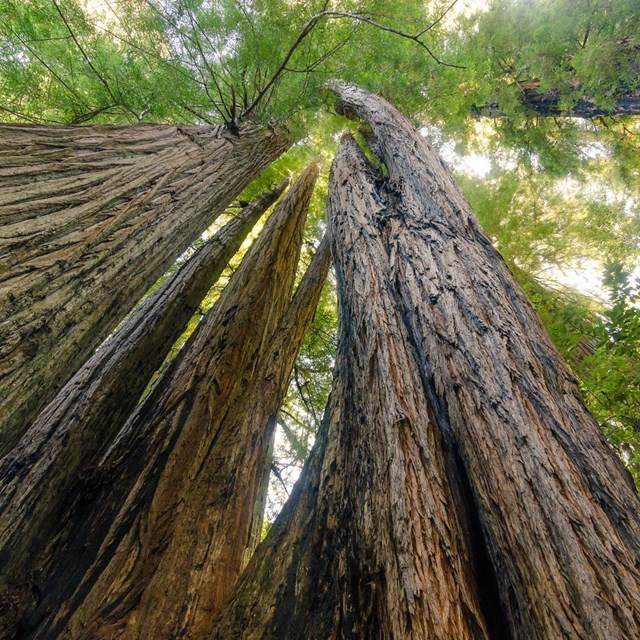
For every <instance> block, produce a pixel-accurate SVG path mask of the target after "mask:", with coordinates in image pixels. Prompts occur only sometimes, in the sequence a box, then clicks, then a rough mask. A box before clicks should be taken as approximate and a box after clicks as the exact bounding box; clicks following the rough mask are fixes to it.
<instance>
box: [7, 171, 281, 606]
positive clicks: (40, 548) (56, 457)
mask: <svg viewBox="0 0 640 640" xmlns="http://www.w3.org/2000/svg"><path fill="white" fill-rule="evenodd" d="M287 184H288V180H285V181H283V182H282V183H281V184H280V185H278V187H276V188H275V189H273V190H272V191H268V192H266V193H264V194H262V195H261V196H260V197H258V198H257V199H256V200H255V201H254V202H253V203H252V204H250V205H248V206H246V207H245V208H243V209H242V210H241V211H240V212H239V213H238V214H237V215H236V216H235V217H234V218H233V219H232V220H231V221H230V222H229V223H227V224H226V225H225V226H224V227H223V228H222V229H221V230H220V231H219V232H218V233H217V234H216V235H214V236H213V237H212V238H211V239H210V240H208V241H207V242H206V243H205V244H204V245H203V246H202V247H201V248H200V249H199V250H198V251H197V252H196V253H195V254H194V256H193V257H192V258H191V259H189V260H188V261H187V262H186V263H185V264H184V265H183V267H182V268H181V269H180V270H179V271H177V272H176V273H175V274H174V275H172V276H170V277H169V278H168V279H167V280H166V281H165V282H164V283H163V284H162V285H160V286H159V287H158V288H157V289H156V290H155V291H154V292H153V293H152V294H151V295H150V296H148V297H147V298H146V299H145V300H144V301H143V302H142V304H140V305H139V306H138V307H137V308H136V309H135V311H134V312H133V313H132V314H131V315H130V316H129V318H127V320H126V321H125V322H124V323H123V325H122V326H121V327H120V328H119V329H118V330H117V331H116V332H115V334H114V335H113V336H111V337H110V338H109V339H108V340H107V341H106V342H105V343H104V344H103V345H101V347H100V348H99V349H98V350H97V351H96V353H94V355H93V356H92V357H91V358H90V359H89V360H88V361H87V362H86V363H85V364H84V365H83V366H82V368H81V369H80V370H79V371H78V373H76V374H75V375H74V376H73V378H71V380H70V381H69V382H68V383H67V384H66V385H65V386H64V387H63V388H62V389H61V390H60V392H59V393H58V395H57V396H56V398H55V399H54V400H53V401H52V402H51V403H50V404H49V406H48V407H47V408H46V409H45V410H44V411H43V412H42V413H41V414H40V415H39V416H38V418H37V419H36V420H35V421H34V423H33V424H32V426H31V427H30V428H29V429H28V430H27V432H26V433H25V434H24V436H23V437H22V438H21V440H20V442H19V443H18V444H17V445H16V447H14V449H13V450H12V451H10V452H9V453H8V454H7V455H6V456H5V457H4V458H3V459H2V460H1V461H0V583H1V584H2V585H3V587H4V589H5V592H4V596H5V598H11V597H15V596H17V595H18V594H17V593H16V590H17V591H20V588H19V585H20V583H21V579H20V576H32V577H33V581H34V586H35V584H36V583H37V581H38V576H42V575H45V574H46V573H47V571H48V567H51V566H53V565H54V564H55V560H56V558H57V557H58V556H59V554H60V551H61V549H63V548H64V541H65V537H66V533H67V532H68V531H69V529H71V528H72V527H73V524H74V522H75V521H76V519H77V518H78V517H79V515H80V513H81V511H82V509H83V507H84V506H85V505H86V503H87V501H90V499H91V492H92V488H93V489H94V493H96V490H95V484H93V483H92V479H93V474H94V470H95V468H96V466H98V464H99V461H100V459H101V458H102V457H103V456H104V455H105V453H106V450H107V449H108V447H109V446H110V445H111V444H112V442H113V439H114V437H115V436H116V435H117V433H118V431H119V430H120V428H121V427H122V426H123V425H124V423H125V421H126V420H127V418H128V417H129V415H130V413H131V412H132V411H133V409H134V407H135V405H136V403H137V402H138V400H139V398H140V396H141V395H142V392H143V391H144V389H145V388H146V387H147V385H148V384H149V381H150V380H151V378H152V376H153V374H154V373H155V372H156V370H157V369H158V368H159V367H160V365H161V364H162V362H163V360H164V359H165V357H166V356H167V354H168V353H169V351H170V349H171V347H172V346H173V344H174V342H175V341H176V339H177V338H178V337H179V336H180V334H181V333H182V332H183V331H184V329H185V327H186V325H187V323H188V321H189V320H190V319H191V317H192V315H193V314H194V313H195V312H196V310H197V308H198V306H199V305H200V303H201V301H202V299H203V298H204V296H205V295H206V294H207V292H208V291H209V289H210V288H211V286H212V285H213V284H214V282H215V281H216V280H217V279H218V277H219V276H220V274H221V272H222V270H223V269H224V267H225V266H226V264H227V262H228V261H229V259H230V258H231V257H232V256H233V255H234V254H235V253H236V251H237V250H238V248H239V247H240V245H241V244H242V242H243V240H244V239H245V237H246V236H247V234H248V232H249V231H250V230H251V228H252V227H253V225H254V224H255V222H256V221H257V220H258V218H260V216H261V215H262V214H263V213H264V212H265V211H266V210H267V209H268V208H269V206H270V205H271V204H273V203H274V202H275V200H276V199H277V198H278V197H279V196H280V194H281V193H282V192H283V191H284V189H285V187H286V185H287ZM79 512H80V513H79ZM12 594H13V596H12ZM16 608H17V603H16Z"/></svg>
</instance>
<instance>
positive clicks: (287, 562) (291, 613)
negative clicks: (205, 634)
mask: <svg viewBox="0 0 640 640" xmlns="http://www.w3.org/2000/svg"><path fill="white" fill-rule="evenodd" d="M375 181H376V177H375V176H374V175H373V174H372V173H371V172H370V171H369V170H368V168H367V165H366V160H365V159H364V156H363V155H362V153H361V152H360V151H359V149H358V148H357V145H356V143H355V142H354V141H353V140H351V139H346V140H343V144H342V146H341V149H340V151H339V153H338V155H337V157H336V159H335V161H334V165H333V168H332V172H331V177H330V182H329V200H328V204H327V214H328V218H329V231H330V233H331V236H332V240H333V252H334V257H335V265H336V279H337V283H338V289H339V297H340V338H339V346H338V359H337V362H336V378H335V380H334V385H333V389H332V393H331V399H330V402H329V406H328V409H327V412H326V415H325V419H324V421H323V425H322V428H321V434H320V436H319V439H318V444H316V446H315V447H314V452H313V453H312V457H311V460H310V462H309V463H308V464H307V468H306V469H305V471H304V475H303V477H304V478H305V480H304V481H303V482H302V485H301V486H297V487H296V489H295V493H294V497H293V498H291V500H290V502H291V503H293V504H288V505H287V506H286V507H285V515H282V516H280V518H279V519H278V520H277V521H276V524H275V525H274V526H273V528H272V532H271V533H270V534H269V536H268V537H267V540H266V542H265V543H263V546H262V547H260V549H259V551H258V554H257V557H256V558H255V559H254V560H252V562H251V563H250V565H249V567H248V569H247V574H246V575H247V577H245V578H243V580H242V581H241V583H240V585H239V587H238V589H237V591H236V593H235V594H234V596H233V598H232V600H231V602H230V604H229V605H227V606H226V607H225V614H224V615H223V617H222V622H221V623H220V626H219V627H218V628H217V629H216V633H217V635H216V634H215V633H214V636H213V637H220V638H313V639H316V638H317V639H320V638H323V639H324V638H378V637H380V638H407V639H410V638H415V639H418V638H420V639H424V638H440V639H442V640H445V639H450V638H460V639H464V638H468V639H471V638H474V639H475V638H478V639H482V638H488V637H489V636H488V631H487V628H486V623H485V621H484V617H483V614H482V612H481V605H480V598H479V595H478V593H477V589H476V585H475V580H474V571H475V569H474V561H473V559H472V556H473V555H474V554H473V551H472V541H471V540H470V538H469V536H467V535H466V533H465V531H466V526H463V525H466V523H467V519H466V514H464V513H463V511H462V510H461V509H459V508H456V505H458V506H460V505H462V504H463V503H462V498H461V496H460V491H461V487H459V486H458V485H457V484H456V482H455V480H454V481H453V482H452V481H450V479H449V478H448V477H447V469H446V466H447V458H448V456H449V455H450V452H447V451H446V450H445V448H444V445H443V439H442V436H441V434H440V433H439V431H438V429H437V426H436V424H435V421H434V419H433V416H432V415H430V408H429V405H428V402H427V400H426V398H425V395H424V392H423V388H422V382H421V378H420V371H419V368H418V366H417V364H416V362H415V360H414V359H413V357H412V354H411V347H410V344H409V342H408V335H407V332H406V329H405V328H404V327H403V326H402V319H401V317H400V315H399V313H398V311H397V309H396V308H395V305H394V302H393V299H392V297H391V295H390V292H389V290H388V289H387V287H386V283H385V282H384V279H383V278H381V277H380V274H381V273H384V272H385V271H386V269H387V266H388V258H387V254H386V246H385V239H384V237H383V235H382V234H381V233H380V229H379V227H378V215H379V213H380V209H381V206H380V203H379V201H378V200H377V197H376V192H375Z"/></svg>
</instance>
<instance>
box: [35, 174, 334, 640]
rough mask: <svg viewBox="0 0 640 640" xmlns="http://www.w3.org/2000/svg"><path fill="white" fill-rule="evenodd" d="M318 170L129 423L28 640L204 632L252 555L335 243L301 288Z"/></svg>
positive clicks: (295, 190)
mask: <svg viewBox="0 0 640 640" xmlns="http://www.w3.org/2000/svg"><path fill="white" fill-rule="evenodd" d="M316 176H317V167H315V166H313V165H312V166H311V167H310V168H309V169H308V170H307V171H305V172H304V173H303V174H302V176H301V177H300V178H299V179H298V181H297V182H296V183H295V184H294V185H293V186H292V187H291V189H290V190H289V192H288V193H287V195H286V196H285V197H284V199H283V200H282V201H281V202H280V203H279V204H278V205H277V206H276V208H275V210H274V213H273V214H272V215H271V217H270V218H269V220H268V221H267V224H266V225H265V228H264V229H263V232H262V233H261V234H260V236H259V238H258V240H257V241H256V242H255V243H254V245H253V246H252V248H251V249H250V250H249V252H248V253H247V255H246V256H245V259H244V260H243V263H242V264H241V266H240V267H239V268H238V269H237V270H236V271H235V273H234V275H233V277H232V278H231V280H230V282H229V284H228V285H227V287H226V288H225V290H224V292H223V293H222V295H221V297H220V298H219V300H218V301H217V302H216V304H215V305H214V307H212V309H211V310H210V311H209V312H208V313H207V315H206V316H205V318H204V319H203V320H202V322H201V323H200V325H199V326H198V328H197V329H196V331H195V332H194V334H193V335H192V336H191V337H190V338H189V340H188V341H187V343H186V345H185V346H184V347H183V348H182V350H181V352H180V354H179V355H178V356H177V357H176V359H175V360H174V361H173V362H172V363H171V365H170V366H169V368H168V369H167V370H166V371H165V373H164V374H163V375H162V376H161V377H160V378H159V380H158V381H157V382H156V384H155V385H154V388H153V389H152V391H151V392H150V393H149V395H148V396H147V397H146V399H145V400H144V401H143V402H142V404H141V405H140V406H139V407H138V409H137V410H136V413H135V414H134V415H133V416H132V418H131V419H130V420H129V422H128V424H127V425H125V427H124V429H123V434H122V436H121V437H120V438H119V440H118V442H117V444H116V445H115V446H114V447H113V450H112V451H111V452H110V454H109V456H108V457H107V459H106V460H104V461H103V462H102V464H101V468H102V469H103V471H104V473H105V474H107V476H108V478H109V481H108V483H106V484H105V486H104V489H103V491H102V492H101V494H100V495H99V496H98V497H97V499H96V500H94V501H93V503H92V505H91V508H90V510H89V512H88V513H87V514H86V515H85V516H84V518H83V519H81V520H80V522H79V523H78V529H77V530H76V532H74V535H73V536H71V537H70V540H69V543H68V545H67V550H66V551H67V556H66V557H67V558H68V559H69V560H73V565H71V566H69V565H67V564H66V562H65V561H62V562H60V563H59V565H58V566H57V567H56V569H55V570H54V571H52V572H51V574H50V575H49V576H48V577H47V580H46V581H45V588H46V591H45V589H43V591H45V593H46V597H45V601H43V604H42V605H41V607H40V610H39V611H38V612H37V614H38V615H39V616H40V617H37V616H34V617H33V618H32V623H33V624H34V625H35V628H33V629H32V631H31V635H30V636H29V637H34V638H49V637H65V638H94V639H95V638H109V639H112V638H135V639H136V640H138V639H140V638H150V639H151V638H153V639H154V640H155V639H157V638H167V639H169V638H174V637H177V636H180V635H193V636H195V637H203V636H204V635H206V630H207V627H208V626H209V625H210V623H211V621H212V618H213V613H214V612H215V609H216V607H217V606H218V605H219V603H220V601H221V599H222V598H224V596H225V594H226V592H227V591H228V590H229V589H231V587H232V586H233V584H234V583H235V580H236V579H237V576H238V575H239V573H240V570H241V568H242V566H243V565H244V562H245V558H246V555H247V546H248V545H250V544H251V532H252V529H253V524H254V522H253V519H254V510H253V507H254V505H255V501H256V499H257V497H258V495H259V494H260V491H261V482H262V481H263V473H262V470H263V468H264V464H265V460H264V458H265V456H266V452H267V448H268V447H267V443H268V441H269V439H270V437H271V433H270V432H269V430H270V429H271V428H272V426H273V424H274V421H273V417H274V415H275V413H276V411H277V409H278V406H279V404H280V402H281V401H282V397H283V395H284V393H285V391H286V383H287V379H288V376H289V374H290V371H291V367H292V366H293V362H294V361H295V357H296V353H297V350H298V347H299V345H300V342H301V340H302V338H303V336H304V333H305V330H306V328H307V326H308V325H309V323H310V322H311V319H312V317H313V311H314V308H315V305H316V303H317V300H318V297H319V295H320V291H321V289H322V285H323V282H324V279H325V277H326V273H327V269H328V264H329V251H328V244H327V242H326V241H325V242H323V243H322V244H321V246H320V248H319V249H318V251H317V253H316V256H315V257H314V259H313V260H312V263H311V265H310V267H309V269H308V271H307V273H306V274H305V276H304V277H303V279H302V281H301V283H300V285H299V286H298V288H297V289H296V291H295V293H294V294H293V297H291V292H292V289H293V284H294V278H295V270H296V265H297V261H298V256H299V251H300V246H301V243H302V228H303V225H304V219H305V215H306V208H307V205H308V202H309V198H310V196H311V193H312V191H313V185H314V183H315V178H316Z"/></svg>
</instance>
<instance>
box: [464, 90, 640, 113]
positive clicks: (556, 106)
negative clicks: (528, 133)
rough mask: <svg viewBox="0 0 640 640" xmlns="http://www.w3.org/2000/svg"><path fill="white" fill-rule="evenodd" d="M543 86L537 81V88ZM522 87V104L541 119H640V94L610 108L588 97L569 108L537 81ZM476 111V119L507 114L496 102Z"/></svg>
mask: <svg viewBox="0 0 640 640" xmlns="http://www.w3.org/2000/svg"><path fill="white" fill-rule="evenodd" d="M539 84H540V83H539V82H538V83H537V85H539ZM528 85H534V86H524V87H521V88H522V95H521V102H522V105H523V106H524V108H525V109H526V110H527V111H529V112H531V113H532V114H536V115H539V116H559V117H565V118H597V117H601V116H638V115H640V93H639V92H637V91H629V92H628V93H626V94H624V95H622V96H620V97H619V98H618V100H616V101H615V102H614V103H613V105H612V106H611V107H602V106H600V105H599V104H597V103H596V102H595V101H594V100H590V99H589V98H588V97H584V98H581V99H580V100H576V101H575V103H574V104H573V105H572V106H571V107H570V108H568V109H567V108H566V107H563V106H561V104H560V103H561V98H562V96H561V94H560V92H559V91H548V92H546V93H541V92H540V91H538V90H537V89H536V86H535V83H534V82H531V81H530V82H529V83H528ZM473 112H474V114H475V115H477V116H486V117H487V118H503V117H504V116H505V114H504V112H503V111H502V110H501V109H500V105H499V104H498V103H496V102H494V103H491V104H485V105H482V106H479V107H474V109H473Z"/></svg>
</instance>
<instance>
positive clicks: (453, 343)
mask: <svg viewBox="0 0 640 640" xmlns="http://www.w3.org/2000/svg"><path fill="white" fill-rule="evenodd" d="M336 90H337V93H338V95H339V97H340V99H341V100H342V103H343V105H344V107H345V109H346V110H347V111H349V112H352V113H356V114H358V115H360V116H361V117H362V118H364V119H365V120H366V121H367V122H368V123H369V124H370V125H371V127H372V129H373V133H374V134H375V136H376V137H377V141H378V147H379V149H380V152H381V156H382V160H383V162H384V163H385V165H386V167H387V170H388V172H389V180H388V185H387V187H386V188H384V189H382V190H381V193H380V197H381V198H382V199H383V200H384V201H386V202H387V203H388V208H389V213H390V217H389V218H388V219H387V221H386V224H385V228H386V232H385V236H386V239H387V244H388V253H389V271H388V273H387V281H388V286H389V287H390V288H392V290H393V295H394V300H395V301H396V304H397V306H398V309H399V310H400V312H401V314H402V317H403V319H404V324H405V327H406V330H407V332H408V334H409V336H410V338H411V343H412V344H413V345H414V349H415V352H416V354H417V359H418V361H419V362H420V366H421V374H422V378H423V383H424V387H425V392H426V394H427V397H428V398H429V403H430V405H431V409H432V411H433V414H434V415H435V416H436V419H437V423H438V427H439V429H440V431H441V433H442V434H443V437H445V438H447V439H448V441H449V442H450V443H451V446H452V448H453V449H454V450H455V451H456V452H457V455H458V456H459V458H460V460H461V467H462V469H463V473H464V475H465V476H466V479H467V480H468V483H469V485H470V488H471V495H470V496H469V508H470V509H471V510H472V511H473V512H474V513H475V514H476V515H477V519H478V521H479V523H480V526H481V529H482V533H483V538H484V544H485V547H486V550H487V553H488V555H489V556H490V558H491V562H492V565H493V568H494V573H495V575H496V576H497V577H498V588H499V593H500V598H501V602H502V608H503V611H504V614H505V616H506V618H507V619H508V621H509V626H510V629H511V632H512V634H513V636H514V637H515V638H522V639H523V640H524V639H527V640H528V639H531V638H561V637H572V638H589V639H596V638H602V639H603V640H605V639H606V640H612V639H617V638H620V639H622V638H631V637H633V636H634V635H635V634H636V633H637V630H638V628H639V625H640V599H639V598H638V594H639V593H640V574H639V572H638V567H639V566H640V502H639V501H638V496H637V493H636V491H635V489H634V487H633V483H632V482H631V479H630V476H629V474H628V472H627V471H626V470H625V469H624V467H623V466H622V464H621V462H620V460H619V459H618V458H617V457H616V456H615V454H614V452H613V451H612V449H611V447H610V446H609V445H608V443H607V442H606V440H605V438H604V436H603V434H602V432H601V430H600V428H599V425H598V424H597V422H596V420H595V419H594V418H593V416H592V415H591V414H590V413H589V411H588V409H587V408H586V406H585V404H584V402H583V401H582V398H581V395H580V392H579V389H578V386H577V384H576V380H575V378H574V377H573V375H572V374H571V373H570V371H569V370H568V368H567V366H566V365H565V363H564V361H563V360H562V357H561V356H560V354H559V353H558V351H557V350H556V349H555V348H554V346H553V345H552V343H551V341H550V339H549V337H548V335H547V334H546V332H545V330H544V328H543V326H542V323H541V322H540V319H539V318H538V316H537V314H536V313H535V311H534V309H533V307H532V306H531V304H530V303H529V302H528V300H527V299H526V296H525V295H524V293H523V292H522V290H521V289H520V288H519V286H518V285H517V284H516V282H515V280H514V278H513V276H512V274H511V273H510V272H509V270H508V268H507V267H506V265H505V263H504V261H503V260H502V259H501V257H500V255H499V254H498V253H497V252H496V250H495V249H494V248H493V246H492V245H491V243H490V241H489V239H488V238H487V236H486V235H485V233H484V232H483V231H482V229H481V228H480V227H479V225H478V223H477V221H476V219H475V217H474V216H473V212H472V211H471V209H470V207H469V205H468V203H467V202H466V201H465V199H464V197H463V196H462V193H461V191H460V189H459V188H458V186H457V185H456V183H455V181H454V179H453V177H452V176H451V173H450V172H449V171H448V169H447V168H446V166H445V165H444V164H443V162H442V161H441V160H440V158H439V157H438V155H437V154H436V153H435V152H434V151H433V149H432V148H431V147H430V146H429V145H428V144H427V143H426V141H425V140H424V139H423V138H422V137H421V136H420V135H419V134H418V132H417V131H416V130H415V129H414V128H413V127H412V126H411V125H410V123H409V122H408V121H407V120H406V119H405V118H404V117H402V116H401V115H400V114H399V113H398V112H397V111H396V110H395V109H394V108H393V107H392V106H391V105H389V104H388V103H387V102H386V101H384V100H383V99H382V98H379V97H377V96H373V95H370V94H367V93H366V92H364V91H361V90H359V89H356V88H354V87H347V86H338V87H337V89H336Z"/></svg>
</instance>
